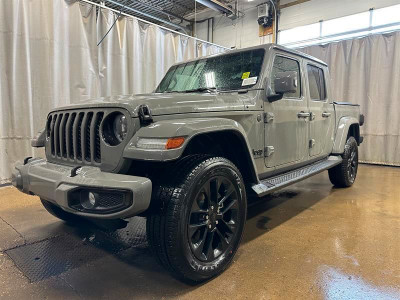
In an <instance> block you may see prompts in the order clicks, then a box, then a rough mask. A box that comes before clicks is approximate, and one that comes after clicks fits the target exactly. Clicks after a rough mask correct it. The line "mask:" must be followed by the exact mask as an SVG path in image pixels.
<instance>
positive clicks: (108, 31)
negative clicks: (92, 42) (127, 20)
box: [97, 0, 128, 46]
mask: <svg viewBox="0 0 400 300" xmlns="http://www.w3.org/2000/svg"><path fill="white" fill-rule="evenodd" d="M126 2H128V0H127V1H125V3H124V6H122V7H121V10H120V11H119V13H118V16H117V17H116V18H115V20H114V22H113V23H112V25H111V27H110V28H109V29H108V30H107V32H106V34H105V35H104V36H103V37H102V38H101V40H100V42H98V43H97V46H99V45H100V44H101V42H102V41H103V40H104V39H105V38H106V36H107V35H108V34H109V33H110V31H111V29H112V28H113V27H114V25H115V23H117V20H118V18H119V17H120V16H121V14H122V10H123V9H124V8H125V6H126Z"/></svg>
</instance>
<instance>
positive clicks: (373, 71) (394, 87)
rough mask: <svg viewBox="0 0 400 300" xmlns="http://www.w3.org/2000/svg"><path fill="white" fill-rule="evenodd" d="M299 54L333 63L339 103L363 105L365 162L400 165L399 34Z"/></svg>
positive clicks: (334, 92)
mask: <svg viewBox="0 0 400 300" xmlns="http://www.w3.org/2000/svg"><path fill="white" fill-rule="evenodd" d="M299 50H300V51H303V52H305V53H308V54H311V55H313V56H315V57H318V58H320V59H321V60H323V61H325V62H326V63H328V65H329V66H330V72H331V84H332V87H333V89H332V92H333V98H334V99H335V100H337V101H349V102H351V103H357V104H360V105H361V111H362V113H364V114H365V117H366V120H365V125H364V126H363V127H361V133H362V135H363V136H364V137H365V138H364V142H363V144H362V145H361V147H360V160H362V161H364V162H368V163H378V164H385V165H395V166H400V114H399V111H400V102H399V100H400V85H399V83H400V32H394V33H389V34H379V35H372V36H368V37H364V38H360V39H353V40H346V41H341V42H337V43H331V44H327V45H323V46H310V47H307V48H303V49H299Z"/></svg>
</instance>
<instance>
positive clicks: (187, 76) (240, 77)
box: [156, 49, 264, 93]
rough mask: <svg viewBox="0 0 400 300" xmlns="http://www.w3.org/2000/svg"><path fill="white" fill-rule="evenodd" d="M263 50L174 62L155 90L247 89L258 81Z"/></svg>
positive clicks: (162, 91) (168, 91)
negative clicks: (186, 61)
mask: <svg viewBox="0 0 400 300" xmlns="http://www.w3.org/2000/svg"><path fill="white" fill-rule="evenodd" d="M263 58H264V50H263V49H256V50H248V51H243V52H238V53H232V54H225V55H220V56H216V57H210V58H205V59H199V60H196V61H191V62H188V63H183V64H180V65H176V66H173V67H171V68H170V69H169V71H168V72H167V74H166V75H165V76H164V78H163V80H162V81H161V83H160V85H159V86H158V88H157V89H156V93H171V92H191V91H193V92H196V91H197V92H204V91H210V89H214V88H215V89H217V90H238V89H247V88H250V87H252V86H254V85H255V84H256V83H257V79H258V77H259V75H260V71H261V65H262V62H263Z"/></svg>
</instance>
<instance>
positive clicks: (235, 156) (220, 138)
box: [123, 118, 258, 183]
mask: <svg viewBox="0 0 400 300" xmlns="http://www.w3.org/2000/svg"><path fill="white" fill-rule="evenodd" d="M179 136H183V137H185V142H184V144H183V145H182V146H181V147H180V148H177V149H172V150H164V149H162V150H148V149H139V148H137V147H136V146H135V145H136V142H137V140H138V139H139V138H141V137H154V138H171V137H179ZM189 154H210V155H218V156H222V157H225V158H227V159H229V160H231V161H232V162H233V163H234V164H235V165H236V166H237V167H238V168H239V170H240V172H241V173H242V175H243V177H244V180H245V182H246V183H256V182H258V176H257V172H256V167H255V162H254V159H253V156H252V155H251V150H250V144H249V141H248V140H247V138H246V132H245V130H244V128H243V127H242V126H241V125H240V124H239V123H238V122H236V121H234V120H232V119H225V118H201V119H200V118H199V119H193V118H192V119H179V120H177V119H174V120H163V121H158V122H155V123H153V124H152V125H150V126H147V127H142V128H141V129H139V130H138V132H137V133H136V134H135V135H134V137H133V138H132V139H131V141H130V142H129V143H128V146H127V147H126V148H125V150H124V154H123V155H124V158H127V159H132V160H136V161H143V162H146V161H147V162H168V161H174V160H178V159H179V158H181V157H183V156H186V155H189Z"/></svg>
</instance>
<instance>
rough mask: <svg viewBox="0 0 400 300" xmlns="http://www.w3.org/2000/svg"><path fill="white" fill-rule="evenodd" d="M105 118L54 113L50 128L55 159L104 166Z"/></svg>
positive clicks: (86, 113)
mask: <svg viewBox="0 0 400 300" xmlns="http://www.w3.org/2000/svg"><path fill="white" fill-rule="evenodd" d="M103 118H104V112H103V111H70V112H69V111H65V112H56V113H52V114H51V115H50V116H49V117H48V119H47V126H46V127H47V128H46V130H47V138H48V141H49V147H50V153H51V155H52V157H54V158H57V159H62V160H67V161H71V162H87V163H91V164H100V163H101V147H100V134H101V133H100V124H101V122H102V120H103Z"/></svg>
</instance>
